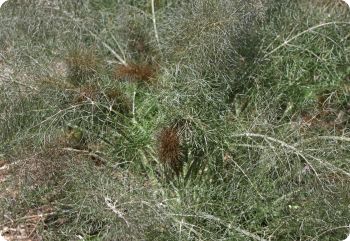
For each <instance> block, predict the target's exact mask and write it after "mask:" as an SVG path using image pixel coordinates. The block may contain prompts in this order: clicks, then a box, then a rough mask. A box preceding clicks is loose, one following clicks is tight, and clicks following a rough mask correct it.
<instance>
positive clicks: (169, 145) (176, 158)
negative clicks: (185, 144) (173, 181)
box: [158, 127, 183, 176]
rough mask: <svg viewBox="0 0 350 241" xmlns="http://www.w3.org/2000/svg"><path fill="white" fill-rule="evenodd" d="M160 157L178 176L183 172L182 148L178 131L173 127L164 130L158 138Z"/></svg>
mask: <svg viewBox="0 0 350 241" xmlns="http://www.w3.org/2000/svg"><path fill="white" fill-rule="evenodd" d="M158 143H159V147H158V155H159V159H160V161H161V162H162V163H163V164H164V165H165V166H166V167H169V168H171V170H172V171H173V172H174V173H175V174H176V175H177V176H178V175H179V174H180V172H181V171H182V167H183V162H182V160H181V146H180V137H179V133H178V130H177V129H176V128H173V127H166V128H163V129H162V131H161V132H160V134H159V136H158Z"/></svg>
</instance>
